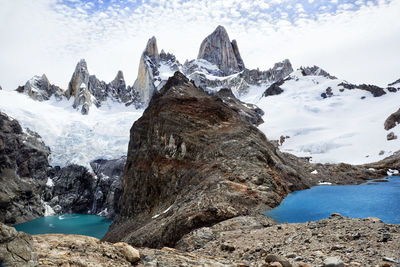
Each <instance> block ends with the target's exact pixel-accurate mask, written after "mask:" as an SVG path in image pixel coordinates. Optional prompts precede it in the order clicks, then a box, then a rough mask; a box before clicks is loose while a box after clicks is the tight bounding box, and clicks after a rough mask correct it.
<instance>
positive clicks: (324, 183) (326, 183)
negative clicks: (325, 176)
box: [318, 182, 332, 185]
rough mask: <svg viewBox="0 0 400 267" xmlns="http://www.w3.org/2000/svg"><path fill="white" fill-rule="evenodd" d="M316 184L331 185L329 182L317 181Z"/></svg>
mask: <svg viewBox="0 0 400 267" xmlns="http://www.w3.org/2000/svg"><path fill="white" fill-rule="evenodd" d="M318 185H332V183H330V182H319V183H318Z"/></svg>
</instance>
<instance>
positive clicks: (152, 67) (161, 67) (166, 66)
mask: <svg viewBox="0 0 400 267" xmlns="http://www.w3.org/2000/svg"><path fill="white" fill-rule="evenodd" d="M139 62H140V63H139V70H138V75H137V78H136V81H135V83H134V85H133V88H134V90H136V91H137V92H139V96H140V101H141V103H142V104H143V105H144V106H147V105H148V103H149V102H150V99H151V97H152V96H153V95H154V93H155V92H156V91H157V89H160V88H161V87H162V86H163V85H164V84H165V80H166V79H168V77H169V75H170V74H171V73H173V72H175V71H177V70H178V69H180V67H181V64H180V63H179V62H178V61H177V60H176V58H175V56H174V55H172V54H169V53H165V52H164V50H162V51H161V53H158V47H157V40H156V38H155V37H154V36H153V37H152V38H150V39H149V41H148V42H147V45H146V48H145V50H144V51H143V53H142V56H141V57H140V61H139Z"/></svg>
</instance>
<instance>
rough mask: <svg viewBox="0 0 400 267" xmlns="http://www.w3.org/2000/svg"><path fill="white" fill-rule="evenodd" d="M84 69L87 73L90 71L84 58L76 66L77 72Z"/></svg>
mask: <svg viewBox="0 0 400 267" xmlns="http://www.w3.org/2000/svg"><path fill="white" fill-rule="evenodd" d="M83 69H84V70H86V71H87V70H88V67H87V63H86V60H85V59H84V58H82V59H80V60H79V61H78V63H77V64H76V67H75V72H77V71H79V70H83Z"/></svg>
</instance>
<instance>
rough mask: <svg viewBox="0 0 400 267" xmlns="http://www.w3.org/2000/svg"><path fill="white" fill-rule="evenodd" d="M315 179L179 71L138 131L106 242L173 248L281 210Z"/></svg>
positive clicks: (158, 95)
mask: <svg viewBox="0 0 400 267" xmlns="http://www.w3.org/2000/svg"><path fill="white" fill-rule="evenodd" d="M309 176H310V175H308V171H306V170H305V169H303V166H302V163H300V160H298V159H296V158H295V157H293V158H286V157H285V156H283V155H282V154H280V153H279V152H278V151H276V149H275V147H274V146H273V145H272V144H271V143H269V142H268V141H267V139H266V138H265V136H264V135H263V134H262V133H261V132H260V131H259V130H258V129H257V128H255V127H254V126H252V125H251V124H250V123H249V122H248V121H247V120H246V119H244V118H243V117H241V116H240V114H239V112H237V111H235V109H232V108H230V106H229V105H227V104H225V103H224V102H223V101H221V100H220V98H219V97H218V96H209V95H207V94H206V93H204V92H203V91H202V90H201V89H199V88H196V87H195V86H194V85H193V84H192V83H191V82H189V81H188V79H187V78H186V77H185V76H183V75H182V74H181V73H179V72H177V73H175V75H174V76H173V77H171V78H170V79H169V80H168V82H167V84H166V85H165V86H164V87H163V88H162V89H161V90H160V91H159V92H157V93H156V94H155V95H154V97H153V98H152V100H151V102H150V104H149V107H148V108H147V109H146V111H145V112H144V114H143V116H142V117H141V118H140V119H139V120H138V121H136V122H135V123H134V125H133V127H132V129H131V139H130V143H129V148H128V158H127V163H126V165H125V169H124V174H123V185H124V186H123V188H124V191H123V195H122V199H121V202H120V205H121V206H120V215H119V216H118V217H117V219H116V220H115V221H114V224H113V225H112V226H111V228H110V230H109V232H108V233H107V235H106V236H105V238H104V239H105V240H109V241H114V242H115V241H121V240H122V241H125V242H128V243H130V244H133V245H138V246H150V247H162V246H164V245H168V246H173V245H174V244H175V243H176V242H177V241H178V240H179V239H180V237H181V236H182V235H184V234H185V233H187V232H189V231H191V230H192V229H195V228H198V227H201V226H206V225H211V224H214V223H216V222H218V221H222V220H226V219H228V218H231V217H236V216H239V215H241V214H248V213H252V212H256V210H259V209H266V208H268V207H274V206H276V205H278V203H279V202H280V201H281V200H282V198H283V197H284V196H285V195H286V194H287V193H289V192H290V191H292V190H296V189H302V188H307V187H308V186H309V185H311V184H312V181H311V180H309V179H308V177H309Z"/></svg>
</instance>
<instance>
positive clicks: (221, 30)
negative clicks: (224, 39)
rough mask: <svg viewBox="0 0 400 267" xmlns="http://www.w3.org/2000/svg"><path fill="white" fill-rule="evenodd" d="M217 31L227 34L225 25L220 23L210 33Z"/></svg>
mask: <svg viewBox="0 0 400 267" xmlns="http://www.w3.org/2000/svg"><path fill="white" fill-rule="evenodd" d="M218 33H222V34H224V35H226V36H228V32H227V31H226V29H225V27H224V26H222V25H218V26H217V28H215V30H214V32H213V33H212V34H211V35H213V34H218ZM228 38H229V36H228Z"/></svg>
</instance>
